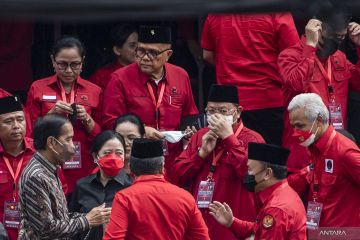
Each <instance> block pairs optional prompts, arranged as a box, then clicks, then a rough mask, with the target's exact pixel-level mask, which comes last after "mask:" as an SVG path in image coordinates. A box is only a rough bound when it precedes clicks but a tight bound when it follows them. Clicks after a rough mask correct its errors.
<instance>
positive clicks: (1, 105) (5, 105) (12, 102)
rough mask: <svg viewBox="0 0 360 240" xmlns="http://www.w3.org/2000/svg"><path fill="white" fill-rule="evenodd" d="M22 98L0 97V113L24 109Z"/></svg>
mask: <svg viewBox="0 0 360 240" xmlns="http://www.w3.org/2000/svg"><path fill="white" fill-rule="evenodd" d="M22 110H23V108H22V105H21V101H20V98H18V97H16V96H9V97H4V98H0V114H4V113H11V112H17V111H22Z"/></svg>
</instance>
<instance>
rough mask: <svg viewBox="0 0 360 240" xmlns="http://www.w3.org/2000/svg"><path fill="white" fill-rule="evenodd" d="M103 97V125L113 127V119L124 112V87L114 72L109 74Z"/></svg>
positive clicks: (108, 127) (106, 127)
mask: <svg viewBox="0 0 360 240" xmlns="http://www.w3.org/2000/svg"><path fill="white" fill-rule="evenodd" d="M103 99H104V100H103V106H102V112H103V114H102V121H103V127H104V129H113V127H114V123H115V120H116V119H117V118H118V117H119V116H121V115H123V114H125V113H126V106H125V96H124V87H123V85H122V83H121V81H120V80H119V78H118V75H117V74H116V73H112V74H111V77H110V82H109V84H108V85H107V87H106V89H105V93H104V97H103Z"/></svg>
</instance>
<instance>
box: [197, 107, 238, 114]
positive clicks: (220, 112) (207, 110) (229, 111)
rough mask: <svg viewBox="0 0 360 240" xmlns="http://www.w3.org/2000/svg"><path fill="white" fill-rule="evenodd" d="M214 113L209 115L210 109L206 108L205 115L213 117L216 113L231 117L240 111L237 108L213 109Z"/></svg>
mask: <svg viewBox="0 0 360 240" xmlns="http://www.w3.org/2000/svg"><path fill="white" fill-rule="evenodd" d="M211 110H212V111H213V112H212V113H209V109H207V108H205V110H204V111H205V114H206V115H213V114H215V113H219V114H221V115H224V116H231V115H233V114H234V113H235V112H237V111H238V109H237V108H233V109H211Z"/></svg>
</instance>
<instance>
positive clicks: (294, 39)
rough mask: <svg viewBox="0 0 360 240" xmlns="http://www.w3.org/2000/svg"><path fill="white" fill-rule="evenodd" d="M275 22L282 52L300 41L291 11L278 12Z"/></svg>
mask: <svg viewBox="0 0 360 240" xmlns="http://www.w3.org/2000/svg"><path fill="white" fill-rule="evenodd" d="M275 24H276V25H275V30H276V32H277V38H278V42H279V51H280V52H281V51H283V50H284V49H286V48H288V47H291V46H294V45H295V44H297V43H298V42H299V34H298V32H297V30H296V27H295V23H294V19H293V17H292V15H291V13H276V14H275Z"/></svg>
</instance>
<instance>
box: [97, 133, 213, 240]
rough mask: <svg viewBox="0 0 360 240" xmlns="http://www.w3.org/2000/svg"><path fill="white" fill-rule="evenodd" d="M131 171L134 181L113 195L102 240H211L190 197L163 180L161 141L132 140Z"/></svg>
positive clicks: (185, 192) (182, 190)
mask: <svg viewBox="0 0 360 240" xmlns="http://www.w3.org/2000/svg"><path fill="white" fill-rule="evenodd" d="M130 169H131V172H132V173H134V174H135V175H136V176H137V178H136V180H135V182H134V184H133V185H132V186H130V187H129V188H127V189H124V190H122V191H120V192H118V193H117V194H116V196H115V199H114V203H113V206H112V209H113V210H112V214H111V216H110V223H109V225H108V227H107V229H106V233H105V236H104V238H103V239H104V240H109V239H116V240H121V239H139V240H140V239H142V240H145V239H158V240H166V239H172V240H183V239H189V240H190V239H191V240H209V239H210V238H209V234H208V228H207V227H206V225H205V222H204V220H203V218H202V216H201V213H200V211H199V209H198V208H197V206H196V203H195V200H194V198H193V197H192V196H191V194H190V193H188V192H187V191H185V190H184V189H181V188H179V187H177V186H175V185H172V184H171V183H168V182H166V180H165V179H164V175H163V173H164V153H163V145H162V141H161V140H150V139H144V138H139V139H135V140H134V143H133V146H132V150H131V158H130Z"/></svg>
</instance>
